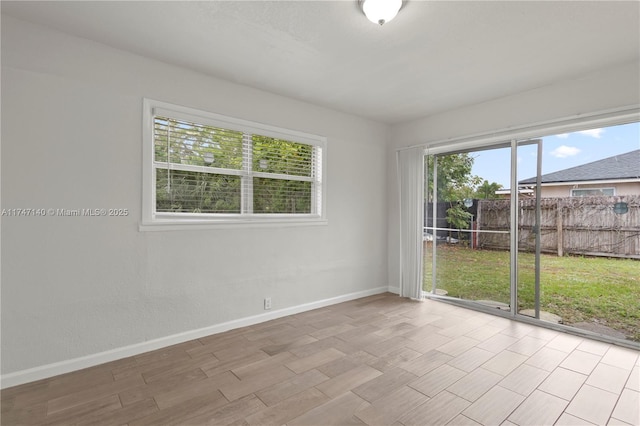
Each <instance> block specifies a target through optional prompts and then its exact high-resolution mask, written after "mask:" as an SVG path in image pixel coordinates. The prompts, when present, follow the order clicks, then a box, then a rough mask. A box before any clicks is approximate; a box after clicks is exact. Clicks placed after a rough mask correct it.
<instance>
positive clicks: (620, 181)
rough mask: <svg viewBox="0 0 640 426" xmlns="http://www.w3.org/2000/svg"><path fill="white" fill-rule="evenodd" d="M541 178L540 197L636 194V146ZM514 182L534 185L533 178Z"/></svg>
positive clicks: (639, 175)
mask: <svg viewBox="0 0 640 426" xmlns="http://www.w3.org/2000/svg"><path fill="white" fill-rule="evenodd" d="M541 178H542V179H541V183H542V197H543V198H545V197H584V196H593V195H640V149H637V150H635V151H631V152H627V153H625V154H619V155H614V156H613V157H608V158H603V159H602V160H598V161H594V162H592V163H587V164H583V165H581V166H576V167H571V168H569V169H564V170H559V171H557V172H553V173H547V174H545V175H542V176H541ZM518 183H519V185H520V186H521V187H525V188H527V187H528V188H535V184H536V178H535V177H533V178H530V179H525V180H521V181H520V182H518ZM529 185H531V186H529Z"/></svg>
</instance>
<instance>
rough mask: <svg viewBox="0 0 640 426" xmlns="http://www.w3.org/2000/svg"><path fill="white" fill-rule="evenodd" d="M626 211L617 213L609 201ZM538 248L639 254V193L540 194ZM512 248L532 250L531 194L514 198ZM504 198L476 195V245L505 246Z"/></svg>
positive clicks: (506, 207) (506, 205) (611, 254)
mask: <svg viewBox="0 0 640 426" xmlns="http://www.w3.org/2000/svg"><path fill="white" fill-rule="evenodd" d="M619 202H624V203H627V205H628V209H629V210H628V212H627V213H624V214H617V213H615V212H614V211H613V205H614V204H615V203H619ZM540 204H541V226H540V236H541V239H540V242H541V248H542V252H546V253H557V254H558V256H562V255H564V254H582V255H590V256H607V257H624V258H633V259H640V195H630V196H617V197H568V198H543V199H542V200H541V203H540ZM518 208H519V226H518V229H519V241H518V249H519V250H523V251H534V250H535V230H534V226H535V199H522V200H520V202H519V206H518ZM510 219H511V217H510V209H509V200H480V201H479V203H478V212H477V218H476V220H477V224H476V226H477V229H478V230H479V231H481V232H480V233H478V237H477V241H478V247H479V248H487V249H495V250H508V249H509V234H508V233H495V234H494V233H490V232H482V231H509V229H510Z"/></svg>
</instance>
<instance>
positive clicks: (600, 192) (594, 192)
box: [571, 188, 616, 197]
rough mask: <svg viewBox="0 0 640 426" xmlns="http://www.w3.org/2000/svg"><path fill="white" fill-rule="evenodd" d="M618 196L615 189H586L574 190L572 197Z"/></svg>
mask: <svg viewBox="0 0 640 426" xmlns="http://www.w3.org/2000/svg"><path fill="white" fill-rule="evenodd" d="M612 195H616V194H615V190H614V188H585V189H572V190H571V196H572V197H603V196H612Z"/></svg>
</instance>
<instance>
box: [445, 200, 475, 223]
mask: <svg viewBox="0 0 640 426" xmlns="http://www.w3.org/2000/svg"><path fill="white" fill-rule="evenodd" d="M472 217H473V215H472V214H471V213H469V212H468V211H467V210H466V209H465V207H464V206H463V205H462V203H452V206H451V207H449V208H448V209H447V222H449V224H450V225H451V226H452V227H454V228H456V229H467V228H468V227H469V223H470V221H471V218H472Z"/></svg>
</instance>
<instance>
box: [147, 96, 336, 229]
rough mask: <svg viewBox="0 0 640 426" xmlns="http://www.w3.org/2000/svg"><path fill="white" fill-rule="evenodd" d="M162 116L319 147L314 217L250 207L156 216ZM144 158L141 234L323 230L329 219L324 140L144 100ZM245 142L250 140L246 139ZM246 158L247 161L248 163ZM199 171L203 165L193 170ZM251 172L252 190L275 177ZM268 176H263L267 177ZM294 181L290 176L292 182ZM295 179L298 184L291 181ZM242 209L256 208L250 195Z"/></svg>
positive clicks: (246, 176) (244, 172) (247, 176)
mask: <svg viewBox="0 0 640 426" xmlns="http://www.w3.org/2000/svg"><path fill="white" fill-rule="evenodd" d="M156 116H163V117H169V118H174V119H179V120H180V119H181V120H186V121H190V122H194V123H198V124H203V125H210V126H214V127H220V128H224V129H229V130H234V131H240V132H243V133H244V134H245V136H246V135H248V134H256V135H260V136H266V137H272V138H276V139H283V140H287V141H291V142H297V143H302V144H306V145H312V146H314V147H317V148H319V154H318V156H317V161H318V163H317V164H316V165H315V167H314V170H315V172H314V175H313V177H312V178H313V181H312V184H313V186H314V191H313V194H312V197H313V198H312V210H313V211H312V212H311V213H304V214H300V213H297V214H291V213H283V214H255V213H253V212H251V208H247V209H243V210H244V211H243V212H241V213H238V214H217V213H216V214H198V213H170V212H156V201H155V193H156V178H155V173H156V169H157V168H158V167H157V165H156V164H155V163H154V161H155V159H154V117H156ZM142 133H143V134H142V139H143V155H142V161H143V164H142V174H143V176H142V220H141V223H140V230H141V231H152V230H182V229H208V228H212V227H214V228H215V227H220V226H240V227H247V226H269V225H279V226H282V225H285V226H287V225H323V224H326V223H327V218H326V201H325V200H326V175H327V173H326V169H327V161H326V158H327V140H326V138H325V137H323V136H317V135H312V134H309V133H303V132H299V131H296V130H290V129H283V128H279V127H274V126H270V125H266V124H262V123H256V122H251V121H247V120H242V119H239V118H233V117H228V116H224V115H220V114H215V113H211V112H206V111H202V110H198V109H194V108H189V107H185V106H180V105H174V104H170V103H167V102H161V101H156V100H152V99H146V98H145V99H143V130H142ZM245 139H246V137H245ZM246 161H247V158H244V159H243V162H246ZM194 167H196V168H197V167H198V166H194ZM247 170H249V169H247V168H246V167H244V168H243V170H238V173H239V174H242V176H243V179H248V181H249V185H248V188H251V182H252V179H253V177H271V175H270V174H268V173H260V172H252V171H251V170H249V171H248V172H247ZM263 175H264V176H263ZM287 179H289V177H287ZM291 180H299V179H298V178H297V177H296V176H291ZM242 196H243V198H244V199H243V201H242V203H243V205H252V199H250V197H251V196H252V194H251V191H250V190H249V191H248V192H247V191H245V192H244V193H243V194H242Z"/></svg>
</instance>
